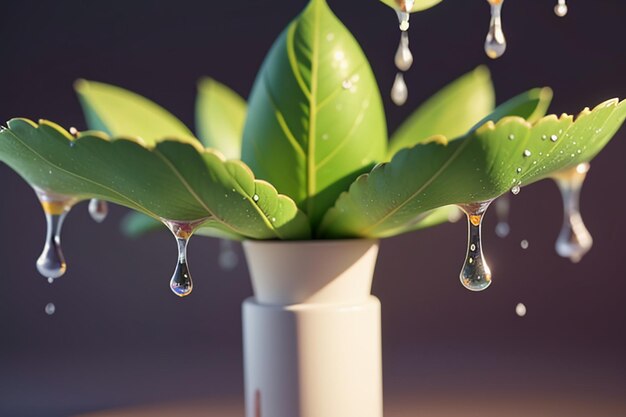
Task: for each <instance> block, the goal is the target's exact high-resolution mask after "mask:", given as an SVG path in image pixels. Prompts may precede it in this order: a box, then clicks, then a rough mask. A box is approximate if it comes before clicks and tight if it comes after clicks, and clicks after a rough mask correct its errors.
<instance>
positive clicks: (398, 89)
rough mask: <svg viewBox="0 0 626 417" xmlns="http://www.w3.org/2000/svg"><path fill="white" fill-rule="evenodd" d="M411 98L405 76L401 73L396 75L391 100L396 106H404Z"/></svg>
mask: <svg viewBox="0 0 626 417" xmlns="http://www.w3.org/2000/svg"><path fill="white" fill-rule="evenodd" d="M408 98H409V90H408V88H407V86H406V83H405V82H404V75H402V73H401V72H399V73H398V74H396V79H395V81H394V82H393V87H392V88H391V100H392V101H393V102H394V104H395V105H396V106H402V105H404V103H406V100H407V99H408Z"/></svg>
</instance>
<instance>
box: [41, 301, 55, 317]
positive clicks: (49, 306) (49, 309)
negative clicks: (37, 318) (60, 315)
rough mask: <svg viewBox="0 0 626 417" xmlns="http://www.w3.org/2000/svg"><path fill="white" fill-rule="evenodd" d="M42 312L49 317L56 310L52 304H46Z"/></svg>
mask: <svg viewBox="0 0 626 417" xmlns="http://www.w3.org/2000/svg"><path fill="white" fill-rule="evenodd" d="M44 310H45V312H46V314H47V315H49V316H51V315H53V314H54V313H55V312H56V310H57V308H56V306H55V305H54V304H53V303H48V304H46V307H45V308H44Z"/></svg>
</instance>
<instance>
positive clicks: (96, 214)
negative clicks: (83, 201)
mask: <svg viewBox="0 0 626 417" xmlns="http://www.w3.org/2000/svg"><path fill="white" fill-rule="evenodd" d="M108 214H109V205H108V204H107V202H106V201H104V200H98V199H97V198H92V199H91V201H89V215H90V216H91V218H92V219H94V220H95V221H96V222H98V223H102V222H103V221H104V219H106V218H107V215H108Z"/></svg>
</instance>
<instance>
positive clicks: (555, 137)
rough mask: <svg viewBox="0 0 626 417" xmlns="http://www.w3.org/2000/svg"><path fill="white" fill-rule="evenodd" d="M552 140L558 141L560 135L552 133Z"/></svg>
mask: <svg viewBox="0 0 626 417" xmlns="http://www.w3.org/2000/svg"><path fill="white" fill-rule="evenodd" d="M550 140H551V141H552V142H556V141H557V140H559V137H558V136H557V135H552V136H550Z"/></svg>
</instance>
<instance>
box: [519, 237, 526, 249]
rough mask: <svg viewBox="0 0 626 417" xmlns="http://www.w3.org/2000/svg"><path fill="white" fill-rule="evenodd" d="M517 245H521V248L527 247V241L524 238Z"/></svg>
mask: <svg viewBox="0 0 626 417" xmlns="http://www.w3.org/2000/svg"><path fill="white" fill-rule="evenodd" d="M519 245H520V246H521V247H522V249H524V250H525V249H528V241H527V240H526V239H524V240H522V241H521V242H520V243H519Z"/></svg>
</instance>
